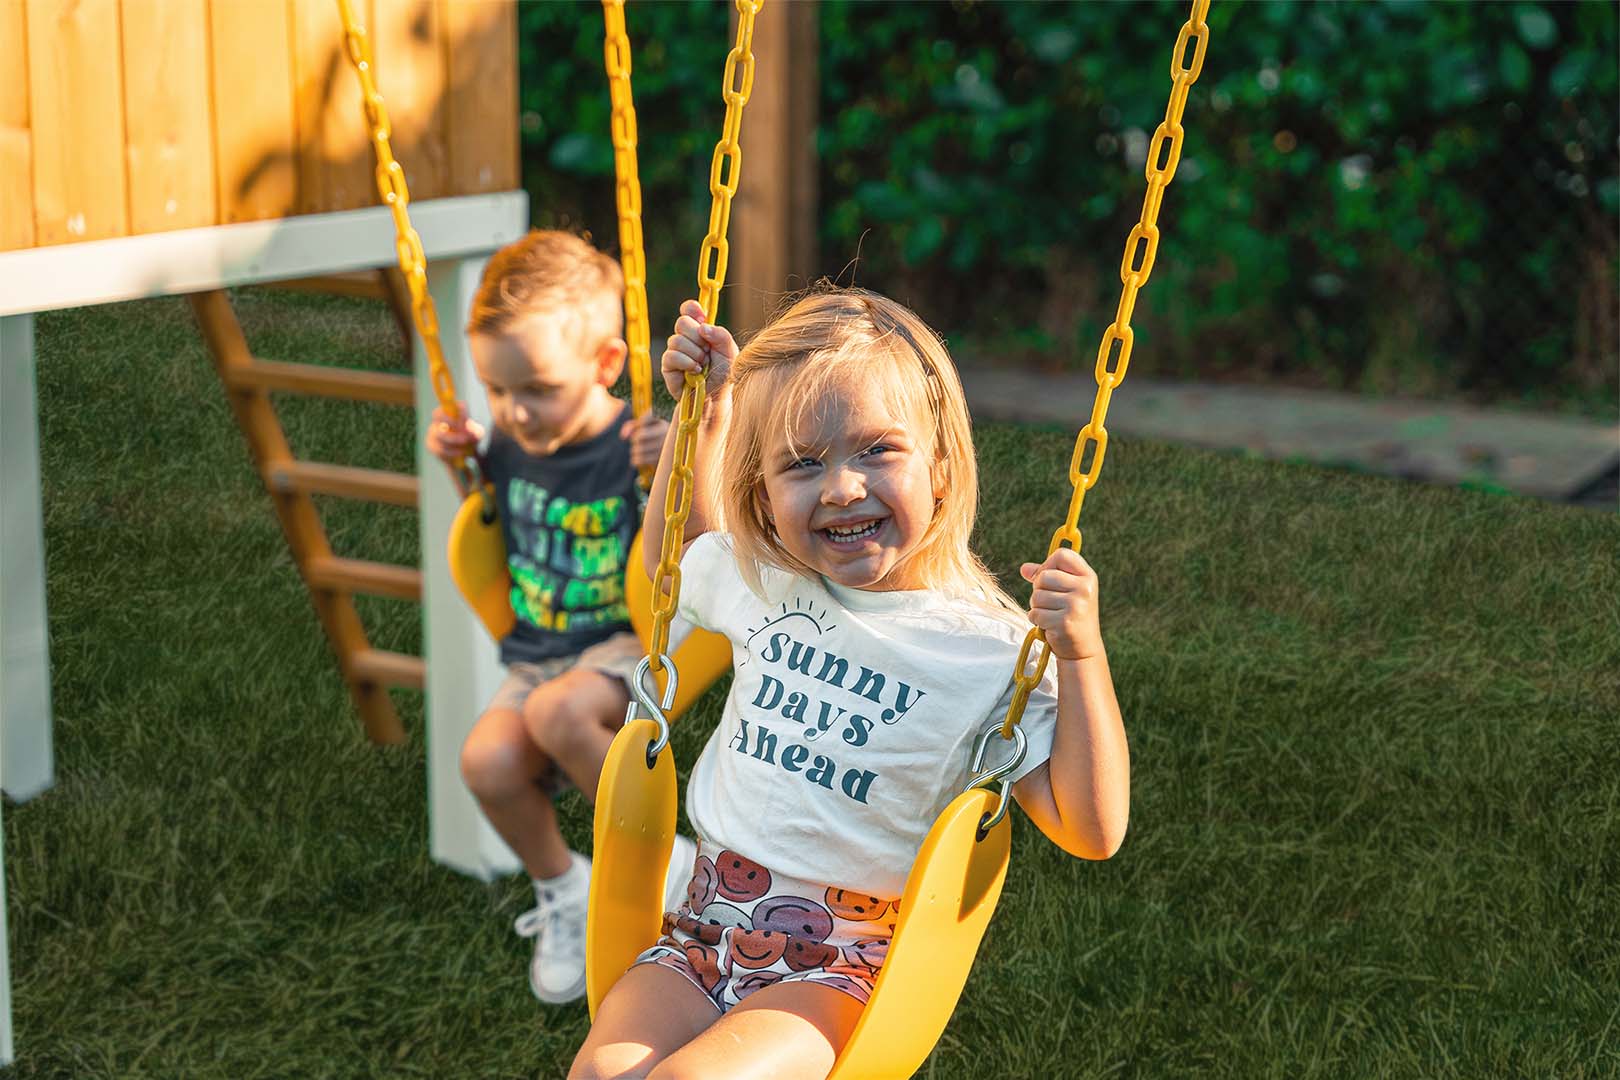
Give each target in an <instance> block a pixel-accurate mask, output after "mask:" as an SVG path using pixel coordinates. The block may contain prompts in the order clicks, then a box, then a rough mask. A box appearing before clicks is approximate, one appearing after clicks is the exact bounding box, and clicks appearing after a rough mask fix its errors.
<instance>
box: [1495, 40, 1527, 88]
mask: <svg viewBox="0 0 1620 1080" xmlns="http://www.w3.org/2000/svg"><path fill="white" fill-rule="evenodd" d="M1496 70H1497V73H1498V74H1500V75H1501V76H1502V85H1503V86H1506V87H1507V88H1508V89H1509V90H1511V91H1513V92H1514V93H1515V94H1522V93H1524V92H1525V91H1526V90H1528V89H1530V57H1528V56H1526V55H1525V52H1524V50H1523V49H1521V48H1519V47H1518V46H1517V45H1515V44H1513V43H1512V42H1507V43H1505V44H1504V45H1503V46H1502V53H1501V55H1500V56H1498V57H1497V58H1496Z"/></svg>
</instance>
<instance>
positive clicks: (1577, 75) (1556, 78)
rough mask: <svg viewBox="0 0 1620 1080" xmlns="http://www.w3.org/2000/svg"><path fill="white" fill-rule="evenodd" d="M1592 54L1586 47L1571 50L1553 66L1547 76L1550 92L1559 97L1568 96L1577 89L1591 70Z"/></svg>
mask: <svg viewBox="0 0 1620 1080" xmlns="http://www.w3.org/2000/svg"><path fill="white" fill-rule="evenodd" d="M1593 58H1594V54H1593V53H1592V52H1591V51H1589V50H1586V49H1582V50H1580V51H1579V52H1572V53H1570V54H1569V55H1568V56H1566V57H1564V58H1563V59H1562V60H1560V61H1558V66H1557V67H1555V68H1553V70H1552V74H1551V75H1550V76H1548V78H1547V84H1548V85H1549V86H1551V87H1552V92H1553V93H1555V94H1557V95H1558V96H1559V97H1569V96H1570V95H1571V94H1573V93H1575V91H1577V90H1579V89H1580V88H1581V87H1582V85H1584V84H1585V82H1586V77H1587V75H1588V73H1589V72H1590V71H1591V70H1592V60H1593Z"/></svg>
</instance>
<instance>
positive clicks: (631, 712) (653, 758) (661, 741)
mask: <svg viewBox="0 0 1620 1080" xmlns="http://www.w3.org/2000/svg"><path fill="white" fill-rule="evenodd" d="M658 664H659V666H660V667H662V668H663V669H664V670H665V671H667V672H669V683H668V685H666V686H665V687H664V699H663V701H662V702H660V701H659V700H658V698H657V697H655V696H654V695H656V694H657V692H658V684H657V683H653V684H652V685H651V686H650V687H649V685H648V683H647V676H649V675H650V674H652V654H651V653H648V654H647V655H646V656H643V657H642V658H641V663H639V664H637V665H636V674H635V678H633V679H632V680H631V687H630V689H631V692H632V693H633V694H634V695H635V696H634V698H633V700H632V701H631V702H630V704H629V706H628V707H627V708H626V709H625V711H624V722H625V723H627V724H628V723H629V722H630V721H632V720H634V719H635V718H636V706H637V704H639V705H640V706H641V708H642V709H644V710H645V711H646V714H647V719H649V720H651V721H652V722H653V723H654V724H657V725H658V738H656V739H654V740H653V741H652V742H650V743H648V744H647V768H649V769H651V768H652V767H653V766H655V765H656V764H658V755H659V754H661V753H663V751H664V747H666V746H668V745H669V716H668V713H669V710H670V709H672V708H674V707H675V687H676V686H677V685H678V684H679V682H680V675H679V673H678V672H677V671H676V670H675V661H674V660H671V659H670V658H669V654H668V653H659V654H658ZM1022 734H1023V733H1022V732H1020V733H1019V735H1020V737H1021V736H1022ZM1018 756H1019V757H1023V756H1024V755H1023V753H1022V751H1020V753H1019V755H1018Z"/></svg>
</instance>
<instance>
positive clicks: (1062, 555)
mask: <svg viewBox="0 0 1620 1080" xmlns="http://www.w3.org/2000/svg"><path fill="white" fill-rule="evenodd" d="M1019 573H1020V574H1022V575H1023V577H1024V580H1025V581H1028V582H1030V583H1031V584H1033V585H1034V586H1035V590H1034V592H1033V593H1031V594H1030V598H1029V621H1030V622H1032V623H1034V624H1035V625H1036V626H1038V627H1040V628H1041V629H1042V630H1043V631H1045V633H1046V644H1047V646H1048V647H1049V648H1050V649H1051V650H1052V655H1053V656H1055V657H1057V658H1058V659H1059V660H1088V659H1090V658H1091V657H1093V656H1098V655H1100V654H1101V653H1102V651H1103V640H1102V628H1101V626H1100V624H1099V623H1098V621H1097V572H1096V571H1095V570H1093V569H1092V568H1091V564H1090V563H1088V562H1086V560H1085V559H1082V558H1081V557H1080V553H1079V552H1078V551H1073V550H1071V549H1069V548H1058V549H1057V550H1056V551H1054V552H1052V554H1050V555H1048V556H1047V557H1046V561H1045V562H1043V563H1025V564H1024V565H1023V566H1022V567H1020V568H1019Z"/></svg>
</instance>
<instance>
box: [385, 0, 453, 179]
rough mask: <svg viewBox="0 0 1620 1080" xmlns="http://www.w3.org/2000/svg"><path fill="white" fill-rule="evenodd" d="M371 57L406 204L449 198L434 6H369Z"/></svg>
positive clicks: (392, 2)
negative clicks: (406, 193) (372, 11)
mask: <svg viewBox="0 0 1620 1080" xmlns="http://www.w3.org/2000/svg"><path fill="white" fill-rule="evenodd" d="M374 3H375V5H376V15H375V17H374V18H373V20H372V24H373V25H374V26H375V28H376V29H375V30H373V31H372V52H373V54H374V56H375V57H376V61H377V88H378V89H379V90H381V91H382V96H383V102H384V104H385V105H386V106H387V108H388V121H389V125H390V126H391V127H392V128H393V129H394V136H393V140H392V141H393V148H394V156H395V157H396V158H398V159H399V163H400V164H401V165H403V166H404V167H405V179H406V181H407V182H408V183H409V185H410V189H411V198H413V199H435V198H439V197H440V196H443V195H446V194H448V193H449V165H448V162H447V161H446V153H445V142H444V138H445V136H444V132H445V115H444V110H443V108H442V103H443V98H444V93H445V89H446V86H445V83H446V72H445V60H446V57H445V48H444V25H443V20H442V18H441V16H440V8H439V5H438V3H437V0H374Z"/></svg>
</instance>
